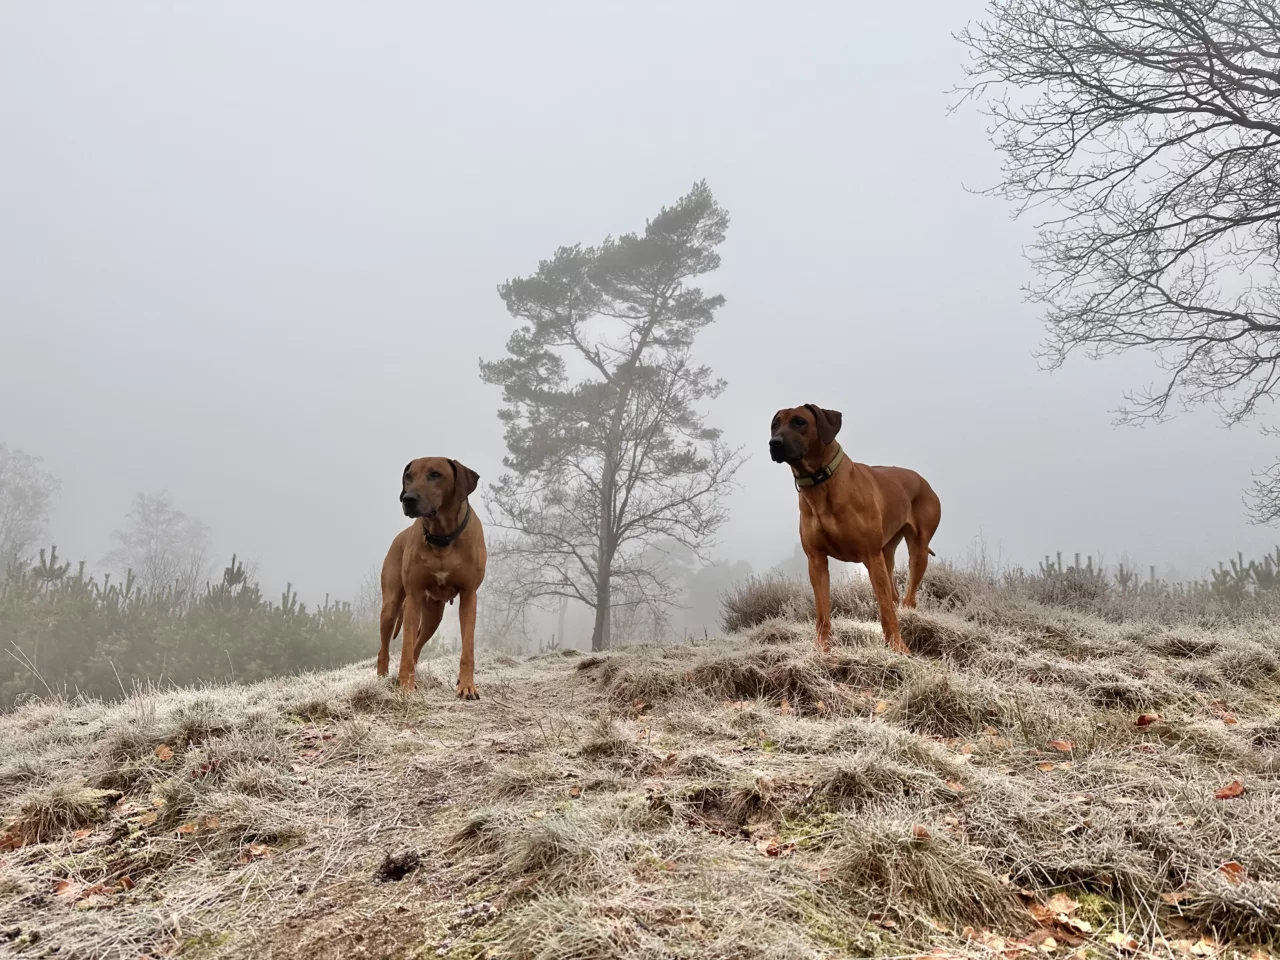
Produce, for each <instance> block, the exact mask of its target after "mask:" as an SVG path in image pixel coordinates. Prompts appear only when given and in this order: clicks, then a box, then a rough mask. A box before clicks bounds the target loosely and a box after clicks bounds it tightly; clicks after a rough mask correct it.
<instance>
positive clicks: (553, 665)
mask: <svg viewBox="0 0 1280 960" xmlns="http://www.w3.org/2000/svg"><path fill="white" fill-rule="evenodd" d="M806 590H807V587H806V586H805V585H802V584H801V585H797V584H788V583H782V582H777V581H775V582H772V583H756V584H753V585H750V586H748V587H746V588H744V590H743V591H740V592H739V594H738V595H736V596H735V597H731V598H730V599H729V604H728V613H727V624H728V626H729V627H730V628H732V632H731V633H730V635H728V636H726V637H724V638H722V639H718V640H714V641H711V642H708V643H697V644H694V645H671V646H646V647H635V648H628V649H622V650H617V651H614V652H611V653H608V654H605V655H600V656H587V655H581V654H575V653H574V652H573V651H566V652H565V653H563V654H561V653H552V654H547V655H543V656H540V657H536V658H532V659H528V660H516V659H513V658H511V657H507V656H502V655H494V654H492V653H484V654H482V656H481V658H480V662H479V668H478V674H477V675H478V677H479V680H480V684H481V690H482V695H483V697H484V699H483V700H481V701H480V702H478V703H462V702H459V701H457V700H455V699H454V697H453V695H452V690H451V686H450V684H451V682H452V679H453V678H452V674H451V672H450V671H452V669H453V668H454V663H453V662H452V661H450V662H448V663H443V662H442V661H435V662H434V664H433V665H431V666H430V667H428V668H424V669H421V670H420V679H421V680H422V681H423V682H422V683H421V685H420V689H419V690H418V691H416V692H414V693H413V694H410V695H407V696H406V695H403V694H401V693H400V692H399V691H398V690H396V689H394V688H393V686H392V685H391V684H390V683H388V682H387V681H383V680H379V679H377V678H375V677H374V675H373V673H374V671H373V666H372V661H366V662H362V663H359V664H355V665H353V666H350V667H347V668H344V669H340V670H335V671H332V672H327V673H319V674H314V675H308V676H304V677H300V678H292V679H282V680H273V681H265V682H261V683H256V684H253V685H249V686H234V685H228V686H211V687H208V688H204V689H188V690H174V691H138V692H135V693H134V694H133V695H132V696H130V697H129V698H128V699H126V700H123V701H121V702H118V703H100V702H93V701H90V702H76V701H71V702H66V701H49V700H45V701H39V700H36V701H30V702H27V703H24V704H23V705H21V706H20V707H19V708H17V709H16V710H15V711H13V712H11V713H9V714H6V715H3V716H2V717H0V744H3V748H0V750H2V753H3V760H0V804H2V809H3V814H4V816H5V818H6V819H5V820H4V825H3V828H0V829H2V831H3V832H2V833H0V847H3V848H4V852H3V853H0V904H3V906H0V937H2V938H3V939H0V952H5V951H7V952H11V953H13V954H15V955H17V956H20V957H104V958H105V957H111V958H116V957H119V958H125V957H127V958H130V960H134V958H138V957H142V956H150V957H161V956H174V955H177V956H181V957H200V958H203V957H236V956H254V957H258V958H273V957H281V958H283V957H291V958H292V957H300V958H322V957H326V958H327V957H332V958H338V957H353V956H368V957H406V958H408V957H437V956H440V957H455V958H471V957H510V958H548V960H550V958H584V960H585V958H615V957H617V958H621V957H644V958H648V957H659V956H677V957H691V958H692V957H697V958H724V960H729V958H782V957H787V958H795V957H852V956H871V955H880V956H916V955H920V954H928V953H931V952H932V953H933V954H934V955H937V956H948V955H954V956H990V957H1015V956H1019V955H1026V956H1031V955H1040V956H1045V955H1050V956H1061V957H1070V956H1081V957H1084V956H1107V955H1114V954H1120V955H1125V956H1141V955H1144V954H1152V955H1160V956H1164V955H1169V954H1175V955H1187V956H1197V957H1204V956H1218V955H1224V956H1225V955H1230V954H1231V953H1233V952H1236V951H1237V950H1238V951H1239V952H1240V953H1241V954H1242V955H1249V954H1250V953H1259V954H1260V955H1262V954H1264V953H1265V944H1266V943H1267V942H1268V941H1269V940H1272V939H1273V938H1274V937H1276V930H1277V929H1280V829H1277V824H1280V628H1277V627H1275V626H1273V621H1272V620H1270V619H1264V618H1253V617H1239V618H1236V619H1235V620H1230V621H1229V620H1227V619H1223V618H1214V617H1209V616H1199V615H1196V614H1194V613H1185V612H1182V611H1178V610H1175V611H1174V612H1173V613H1170V612H1169V611H1168V610H1163V609H1157V608H1156V607H1154V606H1153V607H1152V608H1150V609H1145V608H1141V607H1140V605H1138V606H1135V607H1134V610H1133V611H1132V612H1131V614H1129V615H1122V614H1114V613H1107V612H1106V611H1095V612H1092V613H1089V612H1081V610H1080V609H1078V605H1077V608H1076V609H1072V608H1069V607H1066V606H1053V605H1047V604H1045V603H1042V602H1036V601H1034V600H1032V599H1028V598H1026V597H1023V596H1013V595H1004V594H999V593H981V592H974V593H970V594H966V593H965V592H964V591H962V590H954V589H948V590H942V591H940V590H939V589H937V588H936V587H935V588H934V589H933V590H932V591H931V592H930V598H929V603H930V605H931V608H930V609H927V610H922V611H920V612H917V613H914V614H912V613H907V614H905V615H904V617H903V633H904V636H905V637H906V639H907V641H908V643H909V644H910V645H911V647H912V649H913V655H912V656H910V657H904V656H900V655H897V654H894V653H891V652H890V651H888V650H887V649H886V648H885V647H884V644H883V641H882V639H881V637H880V633H879V627H878V624H876V623H873V622H871V619H870V614H871V608H870V606H869V605H868V600H867V597H866V596H865V594H864V593H860V592H859V590H858V589H857V588H854V587H850V588H848V589H846V590H845V592H844V593H843V594H841V595H839V596H838V598H837V601H838V611H839V612H840V613H842V614H843V616H842V617H841V618H840V619H838V621H837V631H836V632H837V634H838V646H837V647H836V649H835V650H834V651H833V653H832V654H831V655H830V656H828V657H825V658H819V657H816V656H814V655H813V653H812V652H811V643H812V640H811V637H812V626H811V622H809V623H806V622H804V618H805V616H806V612H807V611H806V607H805V603H806V599H807V594H806ZM1100 613H1102V614H1105V615H1100ZM428 670H433V671H434V674H435V675H434V676H432V675H431V674H430V673H429V672H428ZM424 674H425V675H424ZM1233 941H1234V942H1235V946H1234V947H1233V946H1231V944H1232V943H1233Z"/></svg>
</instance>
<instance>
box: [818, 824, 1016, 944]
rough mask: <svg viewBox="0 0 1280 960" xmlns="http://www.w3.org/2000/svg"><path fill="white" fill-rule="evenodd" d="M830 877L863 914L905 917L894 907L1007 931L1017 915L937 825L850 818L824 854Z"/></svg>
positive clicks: (1000, 887) (999, 887)
mask: <svg viewBox="0 0 1280 960" xmlns="http://www.w3.org/2000/svg"><path fill="white" fill-rule="evenodd" d="M829 859H830V863H831V876H832V880H833V881H834V882H835V883H836V884H837V886H838V889H839V890H840V892H841V893H842V894H843V895H844V896H845V897H846V898H847V899H848V900H850V901H852V902H853V903H855V904H856V905H858V906H859V907H860V908H863V909H875V910H881V911H885V912H889V913H895V914H898V915H899V916H905V918H907V919H910V915H909V914H905V912H904V911H903V910H902V908H901V907H900V906H898V904H901V903H909V904H912V905H913V906H915V907H916V908H917V909H919V910H920V911H922V912H923V913H924V915H925V916H928V917H934V918H937V919H942V920H946V921H947V922H949V923H952V924H955V925H957V926H962V925H966V924H968V925H974V926H993V927H994V926H1004V927H1007V926H1008V925H1010V924H1012V923H1014V922H1015V918H1016V917H1017V916H1018V914H1019V908H1018V904H1017V903H1015V901H1014V899H1013V896H1012V893H1011V892H1010V890H1009V888H1008V887H1006V886H1005V885H1004V884H1002V883H1001V882H1000V881H999V879H997V878H996V877H995V876H994V875H993V874H992V873H991V871H989V870H988V869H987V868H986V867H985V866H983V864H982V862H981V860H980V859H979V858H978V857H977V856H976V855H975V854H974V853H973V852H972V851H970V850H969V849H968V848H967V847H966V846H965V845H964V844H963V843H961V842H959V841H956V840H954V839H952V838H950V837H948V836H947V835H946V834H945V833H943V832H942V830H941V828H940V827H933V826H925V825H922V824H915V823H911V822H909V821H904V820H891V819H883V818H870V819H867V818H863V817H857V818H852V819H847V820H846V821H845V823H844V825H843V829H841V830H840V832H839V834H838V836H837V839H836V840H835V841H834V842H833V845H832V848H831V851H830V853H829Z"/></svg>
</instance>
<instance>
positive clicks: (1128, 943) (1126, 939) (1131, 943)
mask: <svg viewBox="0 0 1280 960" xmlns="http://www.w3.org/2000/svg"><path fill="white" fill-rule="evenodd" d="M1107 943H1109V944H1111V945H1112V946H1113V947H1116V948H1117V949H1120V950H1124V951H1126V952H1128V953H1133V952H1135V951H1136V950H1137V949H1138V941H1137V940H1135V939H1133V937H1131V936H1129V935H1128V934H1127V933H1121V932H1120V931H1119V930H1112V931H1111V932H1110V933H1109V934H1107Z"/></svg>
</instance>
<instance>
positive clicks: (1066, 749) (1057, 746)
mask: <svg viewBox="0 0 1280 960" xmlns="http://www.w3.org/2000/svg"><path fill="white" fill-rule="evenodd" d="M1049 746H1050V747H1052V748H1053V749H1054V750H1057V751H1058V752H1059V753H1070V752H1071V751H1072V750H1074V749H1075V748H1076V745H1075V744H1074V743H1072V742H1071V741H1070V740H1050V741H1049Z"/></svg>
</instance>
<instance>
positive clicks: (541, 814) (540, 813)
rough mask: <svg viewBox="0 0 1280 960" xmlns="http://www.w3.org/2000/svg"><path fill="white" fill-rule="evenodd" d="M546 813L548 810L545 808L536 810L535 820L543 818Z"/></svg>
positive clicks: (534, 812)
mask: <svg viewBox="0 0 1280 960" xmlns="http://www.w3.org/2000/svg"><path fill="white" fill-rule="evenodd" d="M546 815H547V811H545V810H535V811H533V814H532V816H533V819H535V820H541V819H542V818H543V817H545V816H546Z"/></svg>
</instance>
